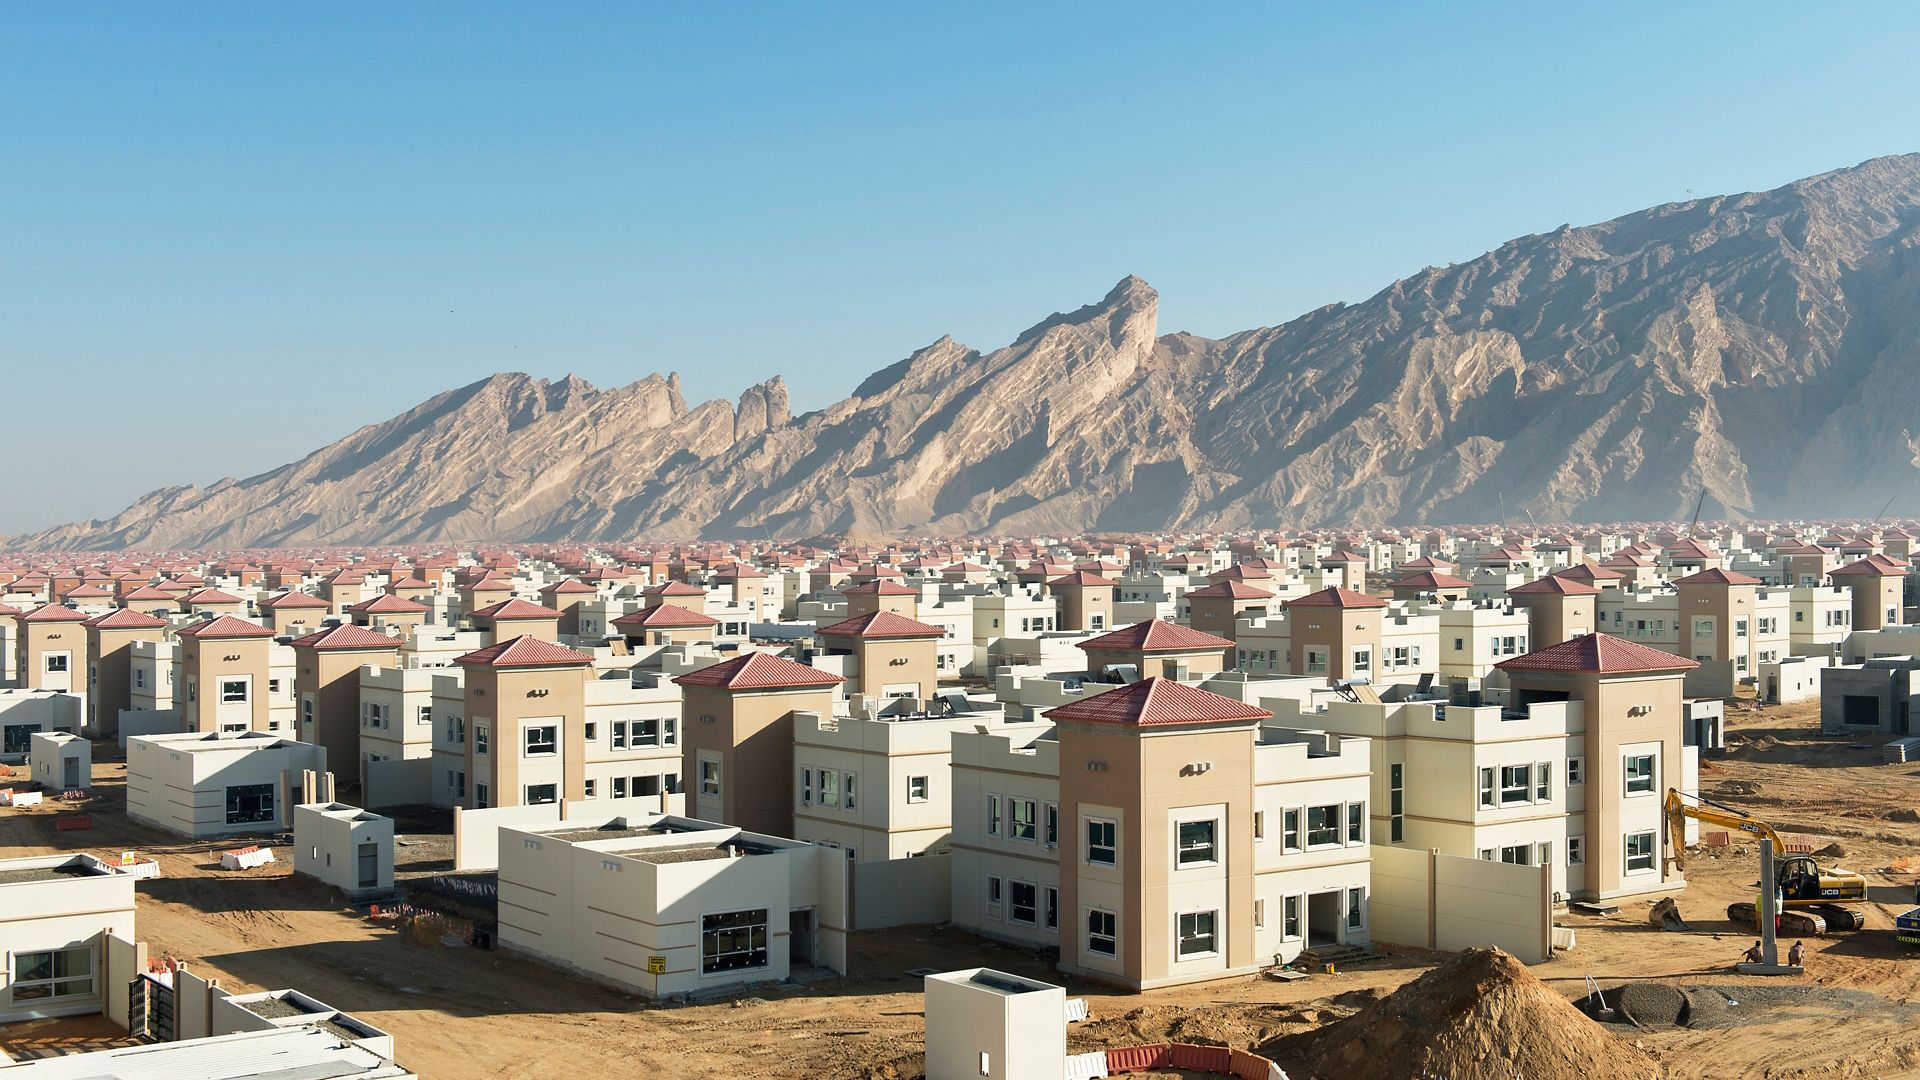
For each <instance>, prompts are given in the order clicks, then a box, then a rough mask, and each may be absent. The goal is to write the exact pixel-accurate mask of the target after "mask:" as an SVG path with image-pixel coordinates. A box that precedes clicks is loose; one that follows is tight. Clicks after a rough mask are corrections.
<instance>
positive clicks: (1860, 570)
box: [1827, 555, 1908, 577]
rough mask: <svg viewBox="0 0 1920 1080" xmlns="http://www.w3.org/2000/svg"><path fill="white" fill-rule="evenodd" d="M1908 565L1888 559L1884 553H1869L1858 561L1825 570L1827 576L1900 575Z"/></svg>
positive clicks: (1903, 573)
mask: <svg viewBox="0 0 1920 1080" xmlns="http://www.w3.org/2000/svg"><path fill="white" fill-rule="evenodd" d="M1907 570H1908V566H1907V564H1906V563H1903V562H1901V561H1900V560H1898V559H1889V558H1887V557H1886V556H1885V555H1869V556H1867V557H1866V558H1864V559H1861V560H1860V561H1859V562H1850V563H1848V564H1847V565H1845V566H1842V567H1840V568H1839V569H1837V570H1829V571H1827V576H1828V577H1868V576H1871V577H1901V576H1903V575H1905V574H1906V572H1907Z"/></svg>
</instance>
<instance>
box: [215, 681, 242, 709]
mask: <svg viewBox="0 0 1920 1080" xmlns="http://www.w3.org/2000/svg"><path fill="white" fill-rule="evenodd" d="M220 702H221V704H224V705H244V704H246V702H247V680H245V679H221V680H220Z"/></svg>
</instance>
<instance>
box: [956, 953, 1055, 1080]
mask: <svg viewBox="0 0 1920 1080" xmlns="http://www.w3.org/2000/svg"><path fill="white" fill-rule="evenodd" d="M926 1017H927V1080H982V1078H985V1080H1043V1078H1044V1080H1058V1078H1059V1077H1060V1075H1061V1074H1062V1072H1063V1071H1064V1070H1065V1068H1066V1060H1067V992H1066V990H1065V989H1064V988H1062V987H1058V986H1054V985H1052V984H1050V983H1043V982H1039V981H1036V980H1034V979H1024V978H1021V977H1020V976H1018V975H1009V974H1007V973H1006V972H1004V971H995V970H993V969H992V968H967V969H966V970H963V971H949V972H946V973H944V974H940V975H929V976H927V982H926Z"/></svg>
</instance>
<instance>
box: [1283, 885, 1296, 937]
mask: <svg viewBox="0 0 1920 1080" xmlns="http://www.w3.org/2000/svg"><path fill="white" fill-rule="evenodd" d="M1280 911H1281V926H1280V937H1281V938H1282V939H1283V940H1286V941H1298V940H1300V898H1299V897H1297V896H1289V897H1285V898H1284V899H1282V900H1281V901H1280Z"/></svg>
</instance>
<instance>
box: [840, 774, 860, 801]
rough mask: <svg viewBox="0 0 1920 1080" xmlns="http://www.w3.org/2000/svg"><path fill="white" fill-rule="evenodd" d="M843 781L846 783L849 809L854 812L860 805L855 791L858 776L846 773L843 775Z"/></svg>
mask: <svg viewBox="0 0 1920 1080" xmlns="http://www.w3.org/2000/svg"><path fill="white" fill-rule="evenodd" d="M841 779H842V780H844V781H845V782H846V793H847V799H846V802H847V809H849V810H852V809H854V808H855V807H856V806H857V805H858V803H859V799H858V797H857V793H856V792H855V791H854V781H855V780H857V779H858V776H857V774H854V773H846V774H843V775H842V777H841Z"/></svg>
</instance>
